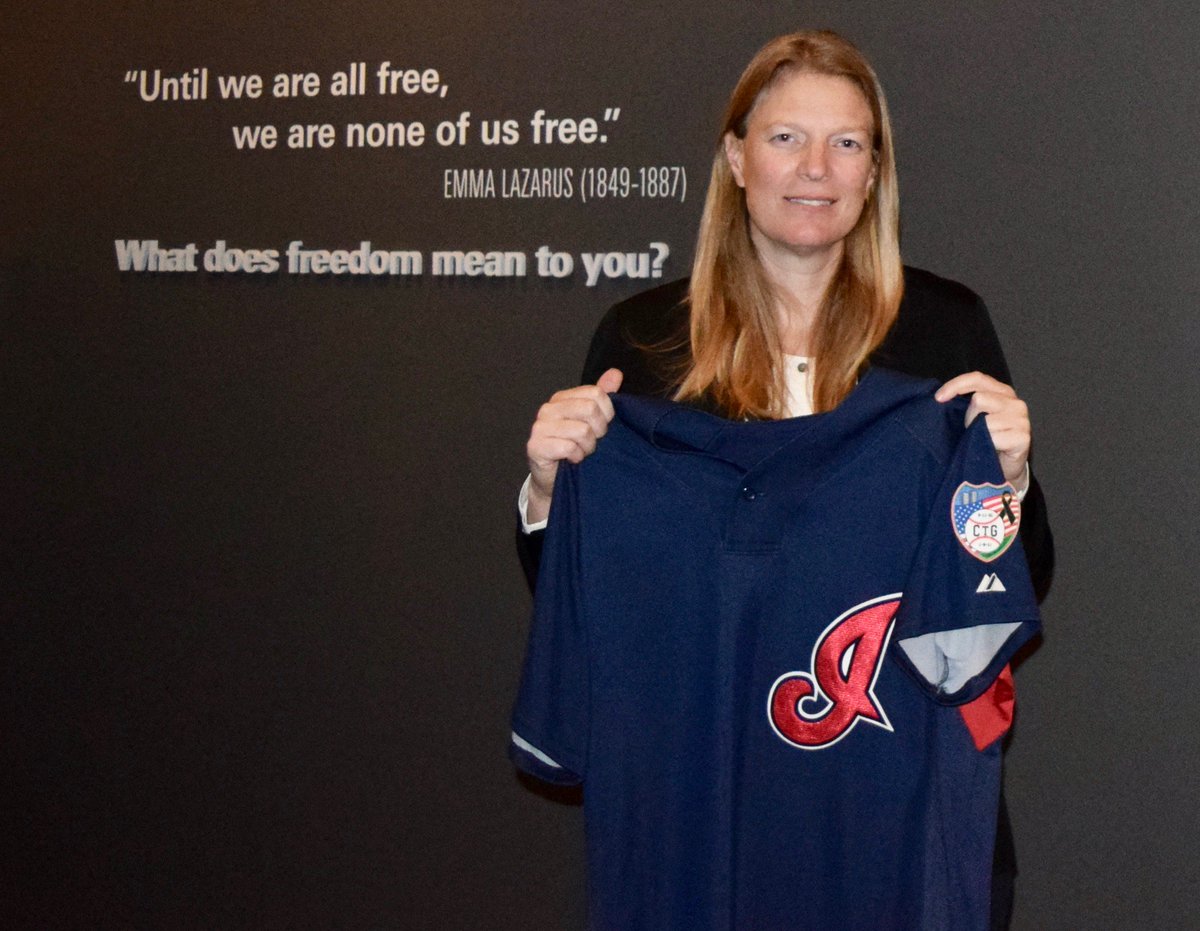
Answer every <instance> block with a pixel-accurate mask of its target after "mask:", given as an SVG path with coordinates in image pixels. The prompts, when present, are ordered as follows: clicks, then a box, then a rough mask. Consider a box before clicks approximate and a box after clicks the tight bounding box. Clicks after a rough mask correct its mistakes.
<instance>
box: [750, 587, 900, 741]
mask: <svg viewBox="0 0 1200 931" xmlns="http://www.w3.org/2000/svg"><path fill="white" fill-rule="evenodd" d="M899 606H900V594H899V593H897V594H895V595H884V596H883V597H881V598H874V599H872V600H870V601H864V602H863V603H862V604H860V605H855V606H854V607H853V608H851V609H850V610H849V611H847V612H846V613H845V614H843V615H842V616H841V617H839V618H838V619H837V620H835V621H834V622H833V623H832V624H830V625H829V626H828V627H826V628H825V632H824V633H822V634H821V636H820V637H819V638H817V642H816V644H815V645H814V646H813V653H812V672H811V673H808V672H789V673H785V674H784V675H782V676H780V677H779V678H778V679H776V680H775V684H774V685H773V686H771V695H770V697H769V698H768V699H767V717H768V718H769V719H770V721H771V727H773V728H774V729H775V733H776V734H778V735H779V736H780V738H782V739H783V740H785V741H787V742H788V743H790V744H791V745H792V746H793V747H799V748H800V749H801V750H823V749H825V748H826V747H832V746H833V745H834V744H835V743H837V742H838V741H839V740H841V739H842V738H843V737H845V736H846V735H847V734H849V733H850V731H851V730H853V729H854V725H856V724H857V723H858V722H859V721H866V722H867V723H868V724H874V725H876V726H877V727H882V728H883V729H884V730H887V731H890V730H891V729H892V725H891V723H890V722H889V721H888V719H887V715H886V714H884V711H883V708H882V706H880V704H879V702H878V700H876V698H875V692H874V689H875V680H876V679H877V678H878V677H879V667H880V664H881V663H882V662H883V655H884V653H885V652H886V651H887V645H888V639H889V638H890V637H891V635H892V622H893V619H894V618H895V616H896V609H897V608H898V607H899Z"/></svg>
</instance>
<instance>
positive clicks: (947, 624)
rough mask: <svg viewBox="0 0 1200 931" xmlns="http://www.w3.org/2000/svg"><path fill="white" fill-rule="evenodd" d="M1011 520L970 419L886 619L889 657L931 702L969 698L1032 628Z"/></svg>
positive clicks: (997, 473)
mask: <svg viewBox="0 0 1200 931" xmlns="http://www.w3.org/2000/svg"><path fill="white" fill-rule="evenodd" d="M1020 517H1021V503H1020V501H1019V500H1017V496H1016V492H1015V490H1014V489H1013V488H1012V486H1011V485H1009V484H1008V483H1007V481H1006V480H1005V479H1004V475H1003V472H1002V471H1001V469H1000V463H999V460H998V459H997V457H996V451H995V447H994V446H993V445H992V441H991V437H990V435H989V434H988V431H987V424H986V422H985V418H984V417H982V416H981V417H977V418H976V419H975V421H974V422H973V423H972V424H971V426H970V427H968V428H967V430H966V431H965V433H964V434H963V435H962V438H961V440H960V441H959V443H958V445H957V447H956V448H955V449H954V450H953V452H952V455H951V456H950V459H949V465H948V467H947V469H946V471H945V474H944V477H943V479H942V483H941V485H940V487H939V489H938V491H937V493H936V495H935V496H934V502H933V506H932V509H931V513H930V514H929V517H928V519H927V523H926V526H925V528H924V531H923V533H922V537H921V543H920V545H919V547H918V550H917V555H916V557H915V559H914V561H913V564H912V566H911V568H910V570H909V577H908V583H907V585H906V586H905V589H904V597H903V599H902V600H901V603H900V608H899V610H898V611H897V614H896V627H895V633H894V637H895V638H896V641H897V643H898V645H899V647H900V649H899V650H897V651H896V653H895V655H896V658H897V659H898V661H899V662H900V663H901V665H903V666H904V667H906V668H907V669H908V671H909V672H911V673H912V674H913V675H914V676H915V678H916V680H917V682H918V683H920V684H921V685H922V686H923V687H924V688H925V689H926V690H927V691H928V692H929V693H930V694H931V695H932V696H933V697H934V698H936V699H937V700H938V701H941V702H944V703H946V704H962V703H964V702H969V701H973V700H974V699H976V698H978V697H979V696H980V695H981V694H983V693H984V692H985V691H987V689H988V688H989V687H990V686H991V685H992V683H993V682H994V681H995V679H996V677H997V676H998V675H999V674H1000V671H1001V670H1002V669H1003V668H1004V666H1005V664H1007V663H1008V661H1009V660H1010V659H1011V658H1012V656H1013V654H1014V653H1015V652H1016V651H1017V650H1018V649H1020V647H1021V646H1022V645H1023V644H1024V643H1025V642H1026V641H1028V640H1029V638H1030V637H1032V636H1034V635H1035V634H1036V633H1037V632H1038V630H1039V629H1040V626H1041V622H1040V619H1039V616H1038V609H1037V601H1036V599H1035V597H1034V592H1033V586H1032V584H1031V582H1030V578H1029V567H1028V564H1027V563H1026V560H1025V554H1024V552H1023V551H1022V547H1021V540H1020V536H1019V533H1018V531H1019V529H1020Z"/></svg>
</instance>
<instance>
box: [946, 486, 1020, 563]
mask: <svg viewBox="0 0 1200 931" xmlns="http://www.w3.org/2000/svg"><path fill="white" fill-rule="evenodd" d="M950 522H951V523H952V524H953V525H954V532H955V534H957V535H958V542H959V543H961V544H962V545H963V548H964V549H965V550H966V551H967V552H968V553H970V554H971V555H972V556H974V557H975V558H976V559H979V560H982V561H983V562H991V561H992V560H993V559H998V558H999V557H1000V556H1002V555H1004V552H1005V550H1007V549H1008V548H1009V546H1011V545H1012V541H1013V540H1015V539H1016V538H1017V529H1018V528H1019V527H1020V526H1021V502H1020V501H1018V500H1017V494H1016V492H1015V491H1013V488H1012V486H1011V485H972V484H971V483H970V482H963V483H962V484H961V485H959V486H958V489H957V490H956V491H955V492H954V498H953V499H952V500H951V502H950Z"/></svg>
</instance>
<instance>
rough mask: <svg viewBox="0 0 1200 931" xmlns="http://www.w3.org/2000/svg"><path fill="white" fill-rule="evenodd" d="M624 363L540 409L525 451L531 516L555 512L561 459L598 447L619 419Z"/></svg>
mask: <svg viewBox="0 0 1200 931" xmlns="http://www.w3.org/2000/svg"><path fill="white" fill-rule="evenodd" d="M622 378H624V376H623V375H622V374H621V370H620V369H609V370H608V371H606V372H605V373H604V374H603V375H601V376H600V379H599V380H598V381H597V382H596V384H594V385H580V386H579V387H578V388H568V389H567V390H566V391H557V392H555V393H554V395H553V396H552V397H551V398H550V400H549V401H547V402H546V403H545V404H543V405H542V406H541V408H540V409H539V410H538V415H537V420H535V421H534V422H533V429H532V430H530V431H529V442H528V443H526V444H525V457H526V458H527V459H528V460H529V503H528V509H527V511H526V514H525V517H526V520H527V521H528V522H529V523H531V524H534V523H537V522H538V521H543V520H545V519H546V517H547V515H549V513H550V499H551V497H552V496H553V495H554V476H555V475H557V474H558V464H559V463H560V462H562V461H563V460H564V459H565V460H567V461H568V462H582V461H583V460H584V458H585V457H587V456H590V455H591V454H592V453H593V452H594V451H595V449H596V442H597V441H598V440H599V439H600V437H602V436H604V434H605V433H607V432H608V424H609V421H611V420H612V419H613V406H612V401H611V400H609V397H608V396H609V394H611V393H613V392H615V391H616V390H617V389H619V388H620V387H621V380H622Z"/></svg>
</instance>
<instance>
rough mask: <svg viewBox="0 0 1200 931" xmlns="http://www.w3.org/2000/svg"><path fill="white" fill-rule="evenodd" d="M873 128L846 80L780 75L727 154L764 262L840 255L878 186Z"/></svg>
mask: <svg viewBox="0 0 1200 931" xmlns="http://www.w3.org/2000/svg"><path fill="white" fill-rule="evenodd" d="M874 129H875V124H874V120H873V118H872V116H871V107H870V105H869V104H868V103H867V100H866V98H865V97H864V96H863V93H862V91H861V90H859V89H858V87H857V86H856V85H855V84H854V83H853V82H851V81H850V80H848V79H846V78H841V77H835V76H832V75H827V74H812V73H809V72H796V73H793V74H787V75H783V76H782V77H781V78H779V80H778V81H777V82H776V83H775V85H774V86H773V87H772V88H770V89H769V90H768V91H767V92H766V93H765V94H764V95H763V96H762V97H761V98H760V99H759V101H758V103H757V104H755V106H754V109H753V110H752V111H751V112H750V118H749V120H748V121H747V127H746V137H745V139H738V138H737V137H736V136H735V135H733V133H727V134H726V136H725V154H726V156H727V157H728V159H729V165H730V167H731V168H732V169H733V176H734V179H735V180H736V181H737V183H738V186H739V187H741V188H744V189H745V192H746V209H747V211H748V213H749V214H750V235H751V238H752V239H753V240H754V244H755V246H756V247H757V249H758V252H759V255H760V256H762V257H763V259H764V260H766V261H770V260H772V259H775V260H787V259H788V258H789V257H790V256H820V257H828V256H829V255H831V254H833V253H838V254H840V251H841V248H842V241H843V240H844V239H845V238H846V235H847V234H848V233H849V232H850V231H851V230H852V229H854V225H855V224H856V223H857V222H858V218H859V215H860V214H861V213H862V209H863V204H864V203H866V199H867V195H868V193H869V192H870V190H871V185H872V184H873V183H874V181H875V166H874V158H873V156H872V153H871V139H872V137H873V135H874Z"/></svg>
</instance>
